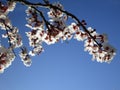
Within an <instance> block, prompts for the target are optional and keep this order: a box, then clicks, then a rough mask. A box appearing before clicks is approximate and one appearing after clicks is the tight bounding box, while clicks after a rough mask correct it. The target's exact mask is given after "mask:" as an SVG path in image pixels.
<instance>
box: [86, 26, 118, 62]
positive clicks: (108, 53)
mask: <svg viewBox="0 0 120 90" xmlns="http://www.w3.org/2000/svg"><path fill="white" fill-rule="evenodd" d="M88 31H89V32H90V34H91V35H92V36H93V37H94V39H95V40H96V41H97V42H98V43H99V45H101V46H98V45H97V44H96V43H95V41H94V40H93V39H92V38H91V37H89V36H88V37H87V39H86V40H85V45H84V46H85V51H88V52H89V54H91V55H93V60H97V61H98V62H101V63H102V62H107V63H110V62H111V60H112V59H113V57H114V55H115V54H116V53H115V52H116V51H115V48H113V47H112V46H111V45H110V44H109V43H108V40H107V36H106V34H98V33H96V31H95V30H94V29H92V28H91V27H89V28H88Z"/></svg>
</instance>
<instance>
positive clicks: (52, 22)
mask: <svg viewBox="0 0 120 90" xmlns="http://www.w3.org/2000/svg"><path fill="white" fill-rule="evenodd" d="M16 2H17V1H16ZM16 2H15V1H14V0H8V1H7V2H6V3H2V1H0V28H1V29H3V30H4V31H5V34H2V37H3V38H8V43H9V48H5V47H3V46H2V45H0V73H2V72H4V69H6V68H7V67H9V66H10V65H11V63H12V61H13V60H14V59H15V55H14V54H15V53H14V49H15V48H20V49H21V51H20V53H19V56H20V57H21V60H22V61H23V64H24V65H25V66H27V67H29V66H31V63H32V61H31V59H30V55H31V56H35V55H39V54H40V53H41V52H43V51H44V49H43V46H42V45H43V43H46V44H47V45H51V44H55V43H57V42H58V41H60V40H61V41H65V40H71V39H72V38H74V39H76V40H78V41H84V47H85V49H84V50H85V51H88V52H89V54H90V55H92V59H93V60H96V61H97V62H101V63H102V62H107V63H109V62H111V60H112V59H113V57H114V55H115V54H116V53H115V52H116V51H115V48H113V47H112V46H111V45H110V44H109V43H108V40H107V35H106V34H98V33H97V32H96V30H95V29H92V28H91V27H89V28H86V25H87V24H86V22H85V20H82V21H81V22H80V21H79V20H78V19H77V17H75V16H74V15H72V14H70V13H69V12H67V11H65V10H64V8H63V6H62V5H61V4H60V3H54V4H50V3H49V2H47V1H44V2H45V4H46V5H44V4H40V5H41V6H42V5H43V7H47V9H49V10H50V11H49V12H47V15H48V18H46V17H45V15H44V13H43V12H42V11H40V10H39V9H38V7H39V5H38V7H36V6H35V7H34V5H37V4H33V5H30V4H31V3H29V1H26V0H20V3H23V4H25V5H26V6H28V9H27V10H26V14H27V16H28V17H27V18H26V20H27V22H28V24H26V26H27V27H28V28H30V29H31V31H28V32H26V35H27V37H28V39H29V45H30V46H31V47H32V50H31V51H29V52H28V51H27V49H26V47H22V45H23V43H22V38H21V36H20V34H19V30H18V29H17V28H16V27H14V26H13V25H12V24H11V21H10V19H9V17H8V13H9V12H11V11H13V10H14V8H15V6H16ZM18 2H19V1H18ZM69 17H71V18H72V19H75V21H76V23H75V22H72V23H71V24H68V23H67V21H68V18H69ZM68 22H69V21H68Z"/></svg>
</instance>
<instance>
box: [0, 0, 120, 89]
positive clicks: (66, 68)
mask: <svg viewBox="0 0 120 90" xmlns="http://www.w3.org/2000/svg"><path fill="white" fill-rule="evenodd" d="M30 1H33V2H35V1H40V0H30ZM53 1H55V0H51V2H53ZM56 1H57V0H56ZM59 1H60V2H61V3H62V4H63V5H64V8H65V9H66V10H68V11H69V12H71V13H73V14H74V15H76V16H77V17H78V18H79V19H80V20H81V19H85V20H86V22H87V23H88V26H91V27H93V28H96V29H97V32H98V33H107V34H108V37H109V42H110V43H111V44H112V45H113V46H114V47H116V49H117V55H116V56H115V58H114V59H113V61H112V62H111V63H110V64H107V63H102V64H101V63H98V62H96V61H94V62H93V61H91V58H92V56H90V55H89V54H88V53H87V52H84V47H83V43H82V42H78V41H76V40H71V41H69V43H57V44H54V45H51V46H47V45H44V49H45V52H43V53H42V54H41V55H40V56H37V57H33V58H32V61H33V63H32V66H31V67H30V68H26V67H25V66H24V65H23V64H22V62H21V60H20V58H19V57H17V58H16V59H15V61H14V62H13V64H12V66H10V67H9V68H8V69H6V70H5V72H4V73H3V74H0V90H120V48H119V46H120V40H119V39H120V0H59ZM24 10H25V7H24V8H22V6H21V5H18V6H17V8H16V9H15V11H14V12H13V13H11V14H10V18H11V20H12V22H13V25H14V26H17V27H18V28H19V29H20V33H21V34H22V37H23V38H26V36H24V32H25V31H27V30H28V29H27V28H26V27H25V26H24V24H25V23H26V21H25V14H24ZM2 42H4V41H3V40H2ZM24 43H26V45H28V44H27V41H26V39H25V41H24ZM16 52H17V50H16Z"/></svg>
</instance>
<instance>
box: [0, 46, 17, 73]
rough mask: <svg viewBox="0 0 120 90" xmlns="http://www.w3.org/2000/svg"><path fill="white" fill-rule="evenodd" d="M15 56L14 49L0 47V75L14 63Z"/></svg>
mask: <svg viewBox="0 0 120 90" xmlns="http://www.w3.org/2000/svg"><path fill="white" fill-rule="evenodd" d="M14 59H15V55H14V53H13V51H12V49H10V48H9V49H8V48H5V47H3V46H0V73H3V72H4V70H5V69H6V68H8V67H9V66H10V65H11V63H12V62H13V61H14Z"/></svg>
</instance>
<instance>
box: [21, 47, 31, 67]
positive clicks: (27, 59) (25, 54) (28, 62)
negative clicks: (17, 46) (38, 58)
mask: <svg viewBox="0 0 120 90" xmlns="http://www.w3.org/2000/svg"><path fill="white" fill-rule="evenodd" d="M19 56H20V57H21V60H22V62H23V64H24V65H25V66H26V67H30V66H31V63H32V61H31V59H30V56H29V54H28V52H27V49H26V48H25V47H23V48H21V52H20V53H19Z"/></svg>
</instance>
